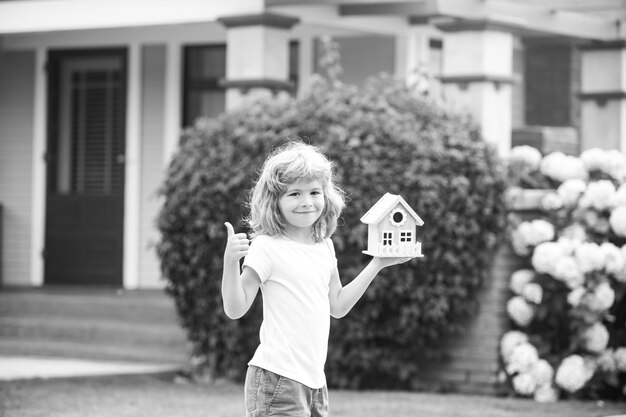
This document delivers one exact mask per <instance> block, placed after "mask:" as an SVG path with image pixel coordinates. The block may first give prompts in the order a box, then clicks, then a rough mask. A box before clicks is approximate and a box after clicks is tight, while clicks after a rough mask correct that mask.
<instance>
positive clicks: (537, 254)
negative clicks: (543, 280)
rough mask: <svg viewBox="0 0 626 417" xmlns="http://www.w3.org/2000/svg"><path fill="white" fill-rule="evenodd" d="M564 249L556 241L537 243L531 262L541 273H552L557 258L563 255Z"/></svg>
mask: <svg viewBox="0 0 626 417" xmlns="http://www.w3.org/2000/svg"><path fill="white" fill-rule="evenodd" d="M563 254H564V250H563V247H562V246H561V245H559V244H558V243H556V242H543V243H540V244H539V245H537V247H536V248H535V251H534V252H533V256H532V259H531V263H532V265H533V268H535V270H536V271H537V272H539V273H540V274H552V273H553V272H554V270H555V268H554V263H555V260H557V259H559V258H560V257H561V256H563Z"/></svg>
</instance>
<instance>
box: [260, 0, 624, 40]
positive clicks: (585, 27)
mask: <svg viewBox="0 0 626 417" xmlns="http://www.w3.org/2000/svg"><path fill="white" fill-rule="evenodd" d="M610 1H611V0H609V2H610ZM615 1H616V4H615V5H614V6H611V5H610V4H608V3H607V2H605V4H604V7H614V9H615V10H616V12H614V13H612V14H606V15H602V14H601V13H589V12H588V11H587V10H583V9H580V8H577V7H575V6H577V2H573V3H572V2H570V3H563V2H562V1H561V2H560V1H557V0H545V1H543V2H533V1H531V0H526V1H520V0H266V1H265V3H266V5H267V6H268V7H270V8H271V9H272V10H274V11H277V12H279V11H281V10H282V11H285V12H289V13H291V14H298V15H299V17H300V19H301V20H302V21H303V22H307V21H309V20H311V19H314V18H315V13H311V11H312V10H313V9H314V8H317V9H320V10H321V9H323V8H334V9H336V10H337V14H338V16H339V17H341V18H345V19H349V18H364V17H378V18H383V17H385V18H390V17H401V18H403V19H404V20H405V21H406V22H408V23H409V24H418V23H432V24H434V25H435V26H438V27H439V28H440V29H442V30H444V31H445V30H458V29H461V28H467V27H475V26H479V25H480V26H491V27H505V28H507V29H508V30H511V31H513V32H517V33H519V34H521V35H523V36H529V37H534V36H563V37H569V38H580V39H591V40H599V41H606V40H616V39H624V38H626V11H622V9H623V3H621V0H615ZM618 3H619V4H618ZM564 4H565V5H566V6H568V7H567V8H565V7H564ZM570 6H574V7H570ZM298 9H303V10H304V9H306V10H307V12H306V14H302V15H300V14H299V13H298Z"/></svg>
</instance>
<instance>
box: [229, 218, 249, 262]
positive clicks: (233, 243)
mask: <svg viewBox="0 0 626 417" xmlns="http://www.w3.org/2000/svg"><path fill="white" fill-rule="evenodd" d="M224 225H225V226H226V230H227V231H228V240H227V241H226V249H224V263H229V262H238V261H239V260H240V259H241V258H243V257H244V256H246V255H247V254H248V248H249V247H250V241H249V240H248V236H247V235H246V234H245V233H237V234H235V229H233V225H232V224H230V223H228V222H226V223H224Z"/></svg>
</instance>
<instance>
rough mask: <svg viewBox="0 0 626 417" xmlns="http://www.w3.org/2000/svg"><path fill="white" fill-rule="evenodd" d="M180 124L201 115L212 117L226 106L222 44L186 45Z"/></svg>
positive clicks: (187, 122)
mask: <svg viewBox="0 0 626 417" xmlns="http://www.w3.org/2000/svg"><path fill="white" fill-rule="evenodd" d="M184 60H185V62H184V69H183V71H184V77H185V78H184V86H183V90H184V94H183V117H182V122H183V126H189V125H191V124H193V122H194V120H196V119H197V118H198V117H201V116H208V117H215V116H217V115H218V114H220V113H222V112H223V111H224V109H225V108H226V91H225V89H224V88H223V87H220V85H219V81H220V80H221V79H223V78H224V77H225V76H226V45H202V46H188V47H186V48H185V52H184Z"/></svg>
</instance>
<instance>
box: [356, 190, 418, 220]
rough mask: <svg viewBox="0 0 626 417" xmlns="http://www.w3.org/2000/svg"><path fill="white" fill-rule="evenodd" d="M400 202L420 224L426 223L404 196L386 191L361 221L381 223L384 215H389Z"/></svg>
mask: <svg viewBox="0 0 626 417" xmlns="http://www.w3.org/2000/svg"><path fill="white" fill-rule="evenodd" d="M398 203H400V204H401V205H402V207H404V209H405V210H406V212H407V213H409V215H410V216H412V217H413V218H414V219H415V221H416V222H417V224H418V225H419V226H421V225H423V224H424V221H423V220H422V219H421V218H420V216H418V215H417V213H416V212H415V210H413V209H412V208H411V206H409V204H408V203H407V202H406V201H404V198H402V196H399V195H396V194H390V193H386V194H385V195H384V196H382V197H381V198H380V200H378V201H377V202H376V204H374V205H373V206H372V208H370V209H369V210H368V211H367V213H365V214H364V215H363V217H361V222H363V223H365V224H378V223H380V221H381V220H382V219H383V217H385V216H386V215H388V214H389V212H391V210H393V208H394V207H396V206H397V205H398Z"/></svg>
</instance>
